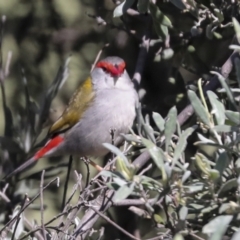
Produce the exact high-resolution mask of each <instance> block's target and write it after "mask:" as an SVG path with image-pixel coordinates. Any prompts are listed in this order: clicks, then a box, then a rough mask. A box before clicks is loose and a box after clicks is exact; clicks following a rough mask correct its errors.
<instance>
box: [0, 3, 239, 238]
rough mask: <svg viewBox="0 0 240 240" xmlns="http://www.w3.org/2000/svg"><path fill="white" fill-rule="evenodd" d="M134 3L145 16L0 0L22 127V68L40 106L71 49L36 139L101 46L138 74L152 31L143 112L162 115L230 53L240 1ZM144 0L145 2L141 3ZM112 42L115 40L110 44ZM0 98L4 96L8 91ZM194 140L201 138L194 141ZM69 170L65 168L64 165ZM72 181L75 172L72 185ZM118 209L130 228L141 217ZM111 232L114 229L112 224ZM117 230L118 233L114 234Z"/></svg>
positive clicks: (53, 209) (12, 100) (10, 97)
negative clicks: (144, 40)
mask: <svg viewBox="0 0 240 240" xmlns="http://www.w3.org/2000/svg"><path fill="white" fill-rule="evenodd" d="M126 2H129V0H128V1H126ZM132 2H133V4H132V6H131V8H132V9H135V10H138V11H140V12H141V13H142V14H141V15H140V17H134V16H132V15H131V14H128V13H124V14H123V15H122V16H121V17H116V18H113V11H114V9H115V8H116V6H117V5H118V4H119V3H120V2H118V1H112V0H68V1H66V0H52V1H49V0H35V1H31V0H1V1H0V12H1V15H5V16H6V17H7V20H6V24H5V27H4V36H3V43H2V54H3V64H5V63H6V60H7V54H8V51H12V59H11V64H10V74H9V76H8V77H7V79H5V82H4V85H5V91H6V99H7V105H8V106H9V108H10V109H11V111H12V114H13V120H14V125H15V128H16V129H17V126H18V128H19V119H20V117H19V116H20V115H21V116H24V115H25V114H26V113H25V105H26V99H25V93H24V84H23V81H22V69H24V72H25V76H26V78H27V85H28V89H29V94H30V98H31V101H33V102H35V103H36V105H37V106H38V107H39V106H40V105H41V101H42V99H43V96H44V93H45V92H46V91H47V90H48V89H49V86H50V85H51V83H52V81H53V79H54V78H55V76H56V74H57V71H58V68H59V66H60V65H62V64H63V63H64V61H65V60H66V59H67V57H69V56H70V55H71V61H70V64H69V74H70V75H69V78H68V79H67V81H66V82H65V83H64V86H63V87H62V88H61V89H60V91H59V92H58V94H57V96H56V97H55V98H54V100H53V102H52V105H51V110H50V112H49V118H48V119H47V122H46V123H45V127H46V128H45V129H44V130H43V131H42V132H41V135H40V136H39V138H38V141H40V140H41V139H42V138H43V137H44V136H45V135H46V133H47V129H48V128H47V127H48V126H50V124H51V123H52V122H54V121H55V120H56V119H57V118H58V116H59V115H60V114H61V113H62V111H63V109H64V108H65V107H66V104H67V102H68V100H69V98H70V96H71V95H72V93H73V92H74V90H75V89H76V87H77V86H78V85H79V84H80V83H81V81H82V80H84V79H85V78H86V77H87V76H88V75H89V72H90V69H91V67H92V64H93V63H94V60H95V58H96V56H97V54H98V53H99V51H100V50H101V49H102V48H104V49H103V53H102V55H101V58H102V57H104V56H109V55H117V56H120V57H122V58H123V59H125V61H126V63H127V70H128V72H129V74H130V76H131V77H132V76H133V73H134V70H135V67H136V62H137V59H138V53H139V49H140V48H139V47H140V44H141V39H142V36H143V34H145V35H147V36H148V37H149V38H150V44H149V52H148V55H147V57H146V64H145V66H144V71H143V74H142V80H141V84H140V86H139V95H140V96H141V101H142V106H143V114H144V115H145V114H146V113H151V112H152V111H155V112H158V113H160V114H161V115H162V116H163V117H165V116H166V114H167V113H168V111H169V109H170V108H171V107H172V106H174V105H176V107H177V109H178V110H179V111H178V112H180V110H181V109H183V107H184V106H186V104H187V103H188V100H187V95H186V90H185V89H186V86H187V85H188V87H190V88H193V89H194V88H195V89H196V87H195V83H196V80H198V79H199V78H200V77H201V78H203V79H204V80H205V81H207V80H209V78H210V76H211V75H210V73H209V72H210V71H211V70H218V69H219V68H220V67H221V66H222V65H223V63H224V62H225V61H226V59H227V58H228V57H229V55H230V54H231V51H232V50H230V49H229V45H230V44H232V43H234V42H235V41H236V40H235V37H234V36H235V32H234V29H233V26H232V17H235V18H236V19H238V20H239V3H238V1H230V0H227V1H223V0H212V1H207V0H198V1H197V0H196V1H194V0H186V1H184V0H165V1H160V0H159V1H156V5H155V4H153V3H152V7H149V10H148V8H147V7H144V6H147V5H144V4H146V3H147V4H148V2H149V1H147V0H139V1H132ZM151 2H152V1H151ZM153 2H154V1H153ZM139 4H143V5H141V6H142V8H141V6H139ZM157 9H158V10H157ZM159 9H160V10H161V12H160V13H159ZM159 14H160V15H159ZM161 14H162V15H161ZM148 15H150V16H151V24H150V25H147V24H146V23H145V20H144V18H145V17H148ZM94 16H95V17H94ZM96 17H101V19H102V20H103V22H101V23H100V22H99V21H98V20H99V18H96ZM146 26H147V29H146ZM148 26H150V27H148ZM131 30H132V31H131ZM130 31H131V34H129V32H130ZM106 44H109V45H108V46H107V47H104V46H106ZM0 100H1V102H2V100H3V99H2V95H0ZM0 119H2V120H1V121H0V133H1V134H0V135H1V136H2V135H4V129H5V127H6V125H7V123H6V122H5V121H3V119H4V113H3V106H2V105H1V106H0ZM195 120H196V119H194V120H193V121H195ZM194 139H195V137H193V139H192V140H191V142H193V141H194ZM19 141H21V139H20V140H19ZM3 150H4V149H3ZM194 151H195V148H193V147H192V146H190V148H188V149H187V150H186V154H189V155H190V154H191V153H192V152H194ZM206 151H207V150H206ZM2 155H3V154H2ZM24 161H25V159H18V162H24ZM62 161H63V162H64V161H65V162H66V161H67V158H66V157H65V158H63V159H61V160H60V158H54V159H51V160H50V161H49V160H41V161H40V162H39V163H38V164H37V166H35V168H34V169H31V170H30V171H28V174H29V173H30V172H34V171H36V170H40V169H42V168H44V167H46V166H54V164H59V163H61V162H62ZM5 164H6V163H5ZM10 165H11V164H9V166H8V167H9V168H10V169H11V168H14V165H16V163H13V164H12V165H13V166H10ZM73 168H74V169H77V170H78V171H79V172H81V173H82V174H83V181H85V180H84V179H85V177H86V168H85V165H84V164H83V163H82V162H80V161H74V167H73ZM8 171H10V170H8ZM63 172H66V171H65V168H63ZM94 175H95V170H93V169H91V176H94ZM60 176H61V181H64V179H65V176H66V174H65V173H62V174H61V175H60ZM38 179H40V177H39V175H38ZM73 184H74V178H73V176H72V177H71V181H70V183H69V189H71V188H72V186H73ZM38 187H39V181H33V182H30V183H28V188H30V189H32V192H31V193H30V195H34V194H36V191H37V189H38ZM25 190H26V186H25V182H21V183H19V186H18V191H19V193H20V192H21V193H24V192H25ZM62 192H63V189H62V187H60V188H56V187H52V188H48V189H47V191H46V193H45V194H46V195H45V196H46V197H45V204H46V205H47V206H48V207H47V210H46V211H45V212H46V213H45V218H46V220H49V219H51V218H52V217H53V216H55V215H56V214H57V213H58V212H59V209H60V208H61V201H62ZM69 194H70V193H69ZM59 196H60V197H59ZM76 200H77V197H76V199H75V201H76ZM36 207H37V209H39V203H36ZM33 208H34V206H33ZM119 209H120V210H119ZM116 211H117V214H116V212H115V218H116V219H118V223H119V224H120V225H121V226H123V227H124V228H126V229H127V228H128V227H129V225H131V223H132V224H133V223H134V221H132V219H134V218H135V216H134V217H133V214H132V213H130V212H129V211H128V210H126V209H125V208H123V207H122V208H118V209H117V210H116ZM9 212H11V211H10V210H9ZM28 218H29V219H37V221H38V222H39V219H40V213H39V211H34V210H29V211H28ZM138 224H139V226H144V225H145V227H146V231H147V228H148V227H149V226H151V224H150V223H149V222H148V223H147V224H146V220H143V221H142V222H138ZM133 229H134V227H133ZM109 231H110V233H109V234H110V236H111V235H112V234H113V232H114V231H113V230H112V231H111V229H110V230H109ZM117 236H119V235H117V234H116V237H117ZM120 236H121V235H120ZM106 239H107V238H106ZM108 239H110V238H108ZM112 239H113V238H112ZM121 239H124V238H121Z"/></svg>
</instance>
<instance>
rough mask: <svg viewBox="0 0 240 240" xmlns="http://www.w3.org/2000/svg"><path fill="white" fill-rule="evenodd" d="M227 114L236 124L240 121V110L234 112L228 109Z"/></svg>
mask: <svg viewBox="0 0 240 240" xmlns="http://www.w3.org/2000/svg"><path fill="white" fill-rule="evenodd" d="M225 115H226V117H227V118H228V119H229V120H230V121H232V122H234V123H236V124H239V123H240V113H239V112H233V111H230V110H226V111H225Z"/></svg>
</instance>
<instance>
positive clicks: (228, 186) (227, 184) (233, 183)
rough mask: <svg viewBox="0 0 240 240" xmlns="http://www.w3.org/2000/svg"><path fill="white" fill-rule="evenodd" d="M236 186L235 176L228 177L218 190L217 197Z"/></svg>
mask: <svg viewBox="0 0 240 240" xmlns="http://www.w3.org/2000/svg"><path fill="white" fill-rule="evenodd" d="M237 187H238V182H237V179H236V178H233V179H230V180H228V181H227V182H225V183H224V184H223V185H222V186H221V188H220V189H219V191H218V197H223V196H224V194H225V192H227V191H230V190H231V189H235V188H237Z"/></svg>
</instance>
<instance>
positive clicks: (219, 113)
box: [207, 91, 225, 125]
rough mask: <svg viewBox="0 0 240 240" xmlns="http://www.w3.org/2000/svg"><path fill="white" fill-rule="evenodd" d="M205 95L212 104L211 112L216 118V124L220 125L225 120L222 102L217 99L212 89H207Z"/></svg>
mask: <svg viewBox="0 0 240 240" xmlns="http://www.w3.org/2000/svg"><path fill="white" fill-rule="evenodd" d="M207 95H208V98H209V101H210V103H211V106H212V112H213V113H214V116H215V118H216V121H217V124H218V125H222V124H224V122H225V114H224V110H225V109H224V106H223V104H222V103H221V102H220V101H219V100H218V97H217V95H216V94H215V93H214V92H212V91H207Z"/></svg>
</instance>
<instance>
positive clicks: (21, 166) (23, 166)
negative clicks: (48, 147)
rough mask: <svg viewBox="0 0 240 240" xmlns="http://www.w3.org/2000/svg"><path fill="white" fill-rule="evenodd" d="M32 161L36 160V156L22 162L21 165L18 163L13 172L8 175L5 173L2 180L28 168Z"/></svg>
mask: <svg viewBox="0 0 240 240" xmlns="http://www.w3.org/2000/svg"><path fill="white" fill-rule="evenodd" d="M34 162H36V158H34V157H32V158H30V159H29V160H27V161H26V162H25V163H23V164H22V165H20V166H19V167H18V168H17V169H15V170H14V171H13V172H11V173H9V174H8V175H6V176H5V177H4V178H3V180H6V179H8V178H10V177H12V176H14V175H16V174H17V173H19V172H22V171H23V170H24V169H26V168H28V167H29V166H31V165H32V164H33V163H34Z"/></svg>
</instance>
